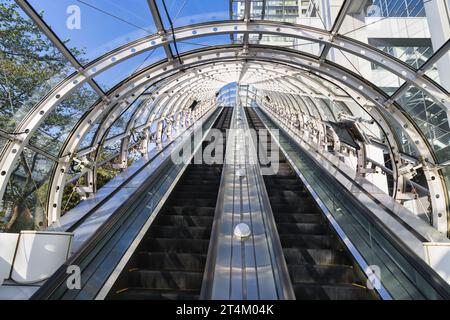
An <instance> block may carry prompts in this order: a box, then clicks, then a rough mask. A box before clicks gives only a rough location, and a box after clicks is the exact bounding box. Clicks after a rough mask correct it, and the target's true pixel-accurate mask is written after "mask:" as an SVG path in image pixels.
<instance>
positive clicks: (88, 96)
mask: <svg viewBox="0 0 450 320" xmlns="http://www.w3.org/2000/svg"><path fill="white" fill-rule="evenodd" d="M72 52H73V53H74V54H75V55H76V56H78V55H79V54H80V53H81V52H80V51H79V50H72ZM72 71H73V69H72V68H71V66H70V65H69V63H68V62H67V60H66V59H65V58H64V56H63V55H62V54H61V52H59V51H58V50H57V49H56V48H55V47H54V46H53V44H52V43H51V41H50V40H48V38H46V37H45V35H43V34H42V33H41V31H40V30H39V28H38V27H37V25H36V24H34V22H33V21H31V20H30V19H28V18H27V17H26V16H25V14H23V13H22V12H21V10H20V8H19V7H18V6H17V4H15V3H14V2H13V1H12V0H1V1H0V130H1V131H3V132H4V133H7V134H12V133H13V132H14V129H15V128H16V126H17V123H18V122H19V121H20V120H21V119H23V117H24V116H25V115H26V113H27V112H28V111H29V110H30V109H31V108H32V107H33V106H34V105H35V104H36V103H37V102H39V100H40V99H41V98H42V97H44V96H45V95H46V94H47V93H48V92H49V91H50V90H51V88H52V87H53V86H54V85H56V84H57V83H58V82H60V81H61V80H63V79H64V78H65V77H66V76H67V75H68V74H69V73H71V72H72ZM96 98H97V97H96V95H95V94H94V93H93V92H92V90H88V89H80V90H77V91H76V92H74V93H73V94H71V95H70V97H68V98H66V99H65V100H64V101H63V102H62V103H61V104H60V106H58V107H57V108H56V110H55V111H54V112H53V113H52V114H51V115H50V116H49V117H48V118H47V119H46V121H45V122H44V123H43V125H42V126H41V127H40V128H39V130H38V132H37V133H36V134H35V135H34V137H33V138H32V139H31V140H30V143H31V144H33V145H35V146H37V147H39V148H41V149H43V151H44V153H45V152H50V153H53V155H56V156H57V155H58V151H59V147H60V146H61V145H62V142H63V139H64V137H65V136H64V135H65V134H66V133H67V132H68V130H69V129H70V128H71V127H72V126H73V125H74V123H75V122H76V121H77V120H78V119H79V117H80V116H81V114H82V113H83V112H84V111H85V110H86V109H87V108H88V107H90V105H91V104H92V103H93V102H94V101H95V99H96ZM53 165H54V163H53V162H52V161H51V160H49V159H48V158H46V157H45V156H42V155H40V154H38V153H36V152H33V151H31V150H29V149H28V150H25V152H24V153H23V154H21V155H20V160H19V163H18V164H17V166H16V169H15V170H14V172H13V174H12V176H11V178H10V181H9V182H8V186H7V190H6V193H5V196H4V199H3V202H2V204H1V206H2V207H0V220H3V221H0V228H2V229H3V230H4V231H10V232H13V231H19V230H22V229H39V228H41V227H42V226H44V225H45V221H44V220H45V212H43V211H45V210H46V208H45V203H46V197H47V188H48V178H49V175H50V174H51V172H52V168H53Z"/></svg>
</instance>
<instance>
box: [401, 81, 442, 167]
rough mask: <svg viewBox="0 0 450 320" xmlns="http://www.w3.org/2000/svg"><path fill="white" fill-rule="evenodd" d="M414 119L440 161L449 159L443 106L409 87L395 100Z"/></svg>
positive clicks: (414, 88) (417, 89)
mask: <svg viewBox="0 0 450 320" xmlns="http://www.w3.org/2000/svg"><path fill="white" fill-rule="evenodd" d="M397 101H398V102H399V104H400V105H401V106H402V107H403V109H404V110H405V111H406V112H407V113H408V114H409V115H410V116H411V117H412V118H413V119H414V121H415V122H416V124H417V126H418V127H419V129H420V130H421V131H422V133H423V134H424V136H425V137H426V139H427V140H428V142H429V143H430V145H431V147H432V148H433V150H434V151H435V152H436V155H437V157H438V159H439V160H440V161H447V160H448V159H450V148H449V146H450V128H449V122H448V113H447V110H446V108H445V106H443V105H441V104H439V103H436V102H435V101H434V100H432V99H431V98H430V97H429V96H428V95H427V94H426V93H425V92H424V91H423V90H421V89H419V88H417V87H415V86H410V87H408V89H407V90H405V91H404V92H403V93H402V95H401V96H400V97H399V98H398V99H397Z"/></svg>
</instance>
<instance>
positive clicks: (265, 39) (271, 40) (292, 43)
mask: <svg viewBox="0 0 450 320" xmlns="http://www.w3.org/2000/svg"><path fill="white" fill-rule="evenodd" d="M243 37H244V35H243V34H238V35H237V39H236V40H237V43H242V38H243ZM249 42H250V44H261V45H269V46H277V47H283V48H288V49H293V50H298V51H302V52H306V53H309V54H312V55H315V56H318V55H319V54H320V52H321V50H322V47H323V46H322V45H321V44H319V43H314V42H310V41H306V40H302V39H297V38H292V37H282V36H273V35H259V34H255V33H251V34H250V36H249Z"/></svg>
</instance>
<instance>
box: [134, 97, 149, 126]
mask: <svg viewBox="0 0 450 320" xmlns="http://www.w3.org/2000/svg"><path fill="white" fill-rule="evenodd" d="M144 103H145V107H143V108H142V112H141V114H140V115H139V116H138V117H137V119H136V122H135V124H134V126H135V127H139V126H142V125H144V124H145V123H147V120H148V118H149V117H150V114H151V112H152V111H153V108H152V106H153V100H147V101H146V102H144Z"/></svg>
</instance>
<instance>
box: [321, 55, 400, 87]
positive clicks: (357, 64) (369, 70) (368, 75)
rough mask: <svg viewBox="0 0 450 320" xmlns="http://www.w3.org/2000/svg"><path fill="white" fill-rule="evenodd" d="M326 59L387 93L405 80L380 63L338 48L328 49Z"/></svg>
mask: <svg viewBox="0 0 450 320" xmlns="http://www.w3.org/2000/svg"><path fill="white" fill-rule="evenodd" d="M327 60H330V61H333V62H334V63H337V64H339V65H340V66H342V67H344V68H347V69H349V70H350V71H352V72H354V73H356V74H358V75H359V76H361V77H362V78H364V79H365V80H367V81H370V82H372V83H373V84H375V85H376V86H377V87H379V88H380V89H381V90H383V91H384V92H385V93H386V94H388V95H391V94H393V93H394V92H395V91H396V90H397V89H398V88H400V86H401V85H402V84H403V83H404V82H405V80H403V79H401V78H400V77H398V76H396V75H395V74H393V73H392V72H390V71H388V70H386V69H384V68H383V67H382V66H381V65H379V64H377V63H373V62H370V61H369V60H366V59H363V58H360V57H358V56H356V55H354V54H351V53H348V52H345V51H342V50H340V49H335V48H332V49H330V52H329V53H328V56H327Z"/></svg>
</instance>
